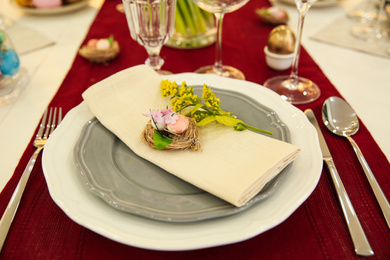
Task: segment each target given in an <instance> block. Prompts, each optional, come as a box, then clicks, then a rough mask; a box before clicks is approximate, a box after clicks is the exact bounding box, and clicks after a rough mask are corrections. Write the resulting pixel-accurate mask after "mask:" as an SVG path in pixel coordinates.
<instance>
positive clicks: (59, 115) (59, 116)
mask: <svg viewBox="0 0 390 260" xmlns="http://www.w3.org/2000/svg"><path fill="white" fill-rule="evenodd" d="M59 110H60V111H59V113H58V120H57V121H58V122H57V123H56V115H57V108H56V107H55V108H54V114H53V122H52V123H51V129H50V133H49V136H50V135H51V133H52V132H53V131H54V129H56V127H57V125H58V124H59V123H60V122H61V117H62V115H61V108H59Z"/></svg>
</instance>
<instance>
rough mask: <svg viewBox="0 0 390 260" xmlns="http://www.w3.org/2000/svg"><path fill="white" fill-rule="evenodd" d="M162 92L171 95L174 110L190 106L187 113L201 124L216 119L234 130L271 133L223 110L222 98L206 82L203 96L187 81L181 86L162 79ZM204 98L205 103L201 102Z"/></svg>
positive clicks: (167, 95) (179, 111) (177, 110)
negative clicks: (195, 91) (195, 92)
mask: <svg viewBox="0 0 390 260" xmlns="http://www.w3.org/2000/svg"><path fill="white" fill-rule="evenodd" d="M161 93H162V96H163V97H169V96H170V97H171V106H172V110H173V111H175V112H176V113H181V112H182V111H183V110H184V109H185V108H190V111H189V112H187V113H186V114H185V115H186V116H189V117H192V118H194V119H195V120H196V122H197V125H199V126H202V125H206V124H208V123H210V122H214V121H216V122H218V123H221V124H224V125H227V126H233V127H234V130H237V131H243V130H245V129H251V130H253V131H259V132H264V133H270V132H268V131H265V130H262V129H258V128H255V127H252V126H250V125H247V124H245V123H244V122H243V121H242V120H240V119H238V118H236V117H235V116H234V115H232V114H231V113H230V112H226V111H224V110H222V109H221V107H220V106H221V101H220V99H219V98H217V97H216V96H215V94H214V93H213V92H212V91H211V88H210V87H209V86H207V85H206V84H204V85H203V91H202V98H199V97H198V96H197V95H196V94H194V88H192V87H188V86H187V84H186V82H183V83H182V84H181V86H180V88H179V87H178V85H177V84H176V82H171V81H169V80H163V81H161ZM202 99H203V103H201V101H202ZM271 134H272V133H271Z"/></svg>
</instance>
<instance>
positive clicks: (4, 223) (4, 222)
mask: <svg viewBox="0 0 390 260" xmlns="http://www.w3.org/2000/svg"><path fill="white" fill-rule="evenodd" d="M42 148H43V147H41V148H38V149H36V150H35V152H34V154H33V155H32V156H31V158H30V160H29V162H28V164H27V166H26V168H25V169H24V172H23V174H22V177H20V180H19V182H18V185H17V186H16V188H15V190H14V193H13V194H12V197H11V199H10V201H9V202H8V205H7V208H6V209H5V211H4V214H3V216H2V217H1V220H0V252H1V249H2V248H3V245H4V242H5V239H6V238H7V234H8V231H9V228H10V227H11V224H12V221H13V220H14V216H15V214H16V211H17V210H18V206H19V203H20V199H21V198H22V196H23V192H24V189H25V187H26V184H27V181H28V178H29V177H30V173H31V171H32V169H33V167H34V165H35V161H36V160H37V157H38V154H39V152H40V151H41V150H42Z"/></svg>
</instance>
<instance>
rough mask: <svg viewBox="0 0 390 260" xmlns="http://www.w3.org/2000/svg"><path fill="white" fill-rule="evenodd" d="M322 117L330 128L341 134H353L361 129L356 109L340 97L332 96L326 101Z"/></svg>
mask: <svg viewBox="0 0 390 260" xmlns="http://www.w3.org/2000/svg"><path fill="white" fill-rule="evenodd" d="M322 119H323V120H324V124H325V125H326V127H327V128H328V130H329V131H331V132H332V133H334V134H336V135H339V136H352V135H354V134H356V133H357V131H358V130H359V119H358V117H357V115H356V113H355V111H354V110H353V109H352V108H351V106H349V105H348V104H347V103H346V102H345V101H344V100H343V99H341V98H339V97H330V98H328V99H327V100H326V101H325V103H324V106H323V107H322Z"/></svg>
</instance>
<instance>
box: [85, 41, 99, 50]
mask: <svg viewBox="0 0 390 260" xmlns="http://www.w3.org/2000/svg"><path fill="white" fill-rule="evenodd" d="M98 41H99V40H98V39H90V40H89V41H88V42H87V47H90V48H96V45H97V43H98Z"/></svg>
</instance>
